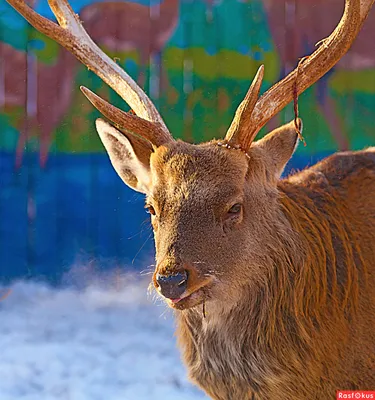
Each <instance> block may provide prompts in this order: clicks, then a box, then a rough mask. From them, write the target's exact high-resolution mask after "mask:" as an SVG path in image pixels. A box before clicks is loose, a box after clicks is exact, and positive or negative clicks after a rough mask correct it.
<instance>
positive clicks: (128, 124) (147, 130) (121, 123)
mask: <svg viewBox="0 0 375 400" xmlns="http://www.w3.org/2000/svg"><path fill="white" fill-rule="evenodd" d="M81 91H82V92H83V94H84V95H85V96H86V97H87V99H88V100H89V101H90V103H91V104H92V105H93V106H94V107H95V108H96V109H98V110H99V111H100V112H101V113H102V114H103V115H104V116H105V117H106V118H108V119H109V120H110V121H115V124H116V125H117V126H118V127H119V128H120V129H125V130H126V131H129V132H130V133H132V134H133V135H138V136H141V137H143V138H144V139H147V140H148V141H150V142H151V143H152V144H153V145H154V146H157V147H158V146H161V145H162V144H164V143H166V142H168V141H169V140H170V135H169V134H167V133H166V132H165V131H164V130H163V129H162V128H161V127H160V125H156V124H155V123H153V122H150V121H147V120H145V119H143V118H139V117H137V116H136V115H133V114H130V113H127V112H125V111H122V110H120V109H119V108H117V107H115V106H113V105H112V104H110V103H108V102H107V101H105V100H104V99H102V98H101V97H99V96H98V95H97V94H95V93H94V92H92V91H91V90H90V89H87V88H86V87H84V86H81Z"/></svg>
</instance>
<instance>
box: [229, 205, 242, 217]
mask: <svg viewBox="0 0 375 400" xmlns="http://www.w3.org/2000/svg"><path fill="white" fill-rule="evenodd" d="M241 211H242V204H241V203H236V204H234V205H233V206H232V207H231V208H230V209H229V210H228V214H230V215H236V214H239V213H240V212H241Z"/></svg>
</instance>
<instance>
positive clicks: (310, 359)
mask: <svg viewBox="0 0 375 400" xmlns="http://www.w3.org/2000/svg"><path fill="white" fill-rule="evenodd" d="M374 198H375V152H374V153H370V152H360V153H355V154H353V153H342V154H337V155H335V156H332V157H330V158H329V159H327V160H325V161H324V162H322V163H320V164H319V165H317V166H315V167H313V168H311V169H309V170H306V171H304V172H302V173H300V174H298V175H295V176H293V177H291V178H289V179H286V180H284V181H282V182H280V184H279V196H278V205H279V216H278V221H277V223H276V224H273V226H272V228H273V231H272V234H271V235H270V237H273V240H272V242H270V243H267V247H268V248H269V250H270V251H269V257H268V259H267V260H266V262H267V264H268V265H267V269H268V270H269V271H270V273H269V275H268V276H267V277H265V280H264V282H262V284H261V285H259V287H257V288H256V290H254V288H251V287H250V285H249V288H248V290H246V289H245V288H244V290H243V292H242V293H243V296H242V297H241V300H240V301H239V302H237V303H236V304H235V306H234V307H233V308H232V309H231V311H230V312H229V313H225V314H222V315H220V316H215V315H214V313H215V311H213V314H212V315H211V314H210V312H208V313H207V317H206V318H203V316H202V314H201V312H200V310H199V309H198V310H196V309H193V310H187V311H184V312H182V313H180V314H177V318H178V337H179V341H180V345H181V347H182V348H183V349H184V359H185V362H186V364H187V365H188V368H189V371H190V376H191V377H192V379H193V380H194V381H195V382H197V383H198V384H199V385H200V386H201V387H203V388H204V389H205V390H206V392H207V393H208V394H209V395H210V396H211V397H212V398H213V399H218V400H219V399H220V400H229V399H275V400H276V399H317V400H318V399H319V400H320V399H330V398H334V396H335V392H336V390H337V389H344V388H345V389H363V390H364V389H367V390H370V389H373V388H374V387H375V334H374V331H375V330H374V326H375V325H374V324H375V307H374V297H375V291H374V284H375V279H374V268H373V265H374V264H373V263H374V260H375V245H374V243H375V231H374V226H375V204H374V202H373V199H374ZM361 201H362V202H361ZM364 227H366V228H365V229H364ZM275 228H276V229H275ZM368 269H371V271H368ZM212 319H216V321H214V323H213V324H212V321H211V320H212Z"/></svg>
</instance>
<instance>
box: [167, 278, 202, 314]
mask: <svg viewBox="0 0 375 400" xmlns="http://www.w3.org/2000/svg"><path fill="white" fill-rule="evenodd" d="M208 286H209V284H206V285H204V286H201V287H199V288H198V289H196V290H194V291H190V292H189V291H186V292H185V293H184V294H183V295H182V296H181V297H179V298H177V299H167V303H168V305H169V306H170V307H171V308H173V309H176V310H186V309H188V308H193V307H196V306H199V305H200V304H202V303H203V302H204V301H205V300H207V299H208V298H209V294H208Z"/></svg>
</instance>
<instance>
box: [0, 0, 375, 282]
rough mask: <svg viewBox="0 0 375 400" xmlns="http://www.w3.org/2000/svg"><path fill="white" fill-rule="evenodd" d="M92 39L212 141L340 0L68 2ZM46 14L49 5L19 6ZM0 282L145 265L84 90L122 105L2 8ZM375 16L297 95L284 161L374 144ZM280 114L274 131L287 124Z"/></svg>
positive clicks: (184, 132) (319, 29)
mask: <svg viewBox="0 0 375 400" xmlns="http://www.w3.org/2000/svg"><path fill="white" fill-rule="evenodd" d="M71 3H72V6H73V8H74V10H75V11H76V12H78V13H79V14H80V17H81V19H82V21H83V22H84V26H85V28H86V29H87V30H88V32H89V33H90V34H91V36H92V37H93V38H94V40H95V41H96V42H97V43H98V44H99V45H100V46H101V47H102V48H103V49H104V50H105V51H106V52H107V53H108V54H109V55H110V56H111V57H113V58H115V59H116V60H117V62H118V63H119V64H121V65H122V66H123V67H124V68H125V69H126V70H127V71H128V72H129V73H130V74H131V75H132V76H133V77H134V78H135V79H136V80H137V82H138V83H139V84H140V85H141V86H142V87H144V88H145V90H146V92H147V93H149V94H150V97H151V98H152V100H153V101H154V102H155V104H156V106H157V108H158V109H159V110H160V112H161V114H162V116H163V117H164V119H165V121H166V123H167V125H168V127H169V128H170V130H171V132H173V134H174V136H175V137H179V138H183V139H184V140H187V141H191V142H200V141H204V140H209V139H211V138H213V137H222V136H223V135H224V134H225V131H226V129H227V128H228V126H229V123H230V121H231V119H232V117H233V115H234V111H235V109H236V107H237V106H238V104H239V102H240V101H241V99H242V98H243V96H244V94H245V92H246V90H247V88H248V85H249V82H250V80H251V79H252V77H253V75H254V73H255V71H256V69H257V68H258V66H259V65H260V64H265V67H266V70H265V80H264V85H263V88H262V90H266V89H267V88H268V87H270V86H271V84H273V83H274V82H275V81H277V80H278V79H280V77H282V76H284V75H285V74H286V73H287V72H288V71H289V70H291V69H292V68H293V67H294V66H295V65H296V62H297V61H298V58H299V57H302V56H304V55H306V54H309V53H311V51H313V49H314V44H315V43H316V42H317V41H318V40H320V39H322V38H324V37H326V36H328V34H329V33H330V31H331V30H332V29H333V27H334V26H335V24H336V23H337V22H338V20H339V18H340V14H341V12H342V9H343V3H344V1H343V0H330V1H326V0H314V1H311V0H263V1H260V0H251V1H246V0H238V1H237V0H222V1H214V0H164V1H161V2H159V1H157V0H155V1H151V2H150V1H146V0H137V2H135V1H133V2H130V1H111V2H108V1H92V0H72V1H71ZM29 4H31V5H32V6H33V7H34V8H35V9H36V10H37V11H38V12H40V13H41V14H43V15H44V16H47V17H50V18H52V14H51V12H50V11H49V9H48V5H47V1H46V0H43V1H42V0H40V1H38V0H35V1H32V0H29ZM0 35H1V36H0V277H1V278H0V279H1V280H2V281H9V280H13V279H15V278H19V277H36V276H38V277H41V276H42V277H46V278H47V279H49V280H50V281H59V280H60V278H61V276H62V274H63V273H64V272H65V271H66V270H69V269H70V268H71V267H72V266H73V265H74V263H77V262H85V263H87V262H91V263H94V264H97V265H99V266H101V267H105V266H119V265H127V266H131V265H141V264H143V263H145V262H147V261H145V259H148V258H149V257H151V256H150V254H152V248H153V247H152V239H151V230H150V227H149V224H148V219H147V216H146V215H145V214H144V210H143V199H142V196H139V195H137V194H135V193H134V192H131V191H130V190H129V189H127V188H126V187H125V186H124V185H123V184H122V182H121V181H120V179H119V178H118V177H117V176H116V174H115V172H114V171H113V170H112V167H111V166H110V163H109V160H108V157H107V156H106V154H105V153H104V150H103V147H102V145H101V143H100V141H99V139H98V136H97V134H96V132H95V131H94V123H93V122H94V120H95V118H97V117H98V116H99V115H98V113H97V112H96V111H95V110H94V109H93V108H92V106H91V105H90V104H89V103H88V102H87V101H86V99H85V98H84V97H83V95H82V94H81V93H80V91H79V89H78V87H79V85H85V86H88V87H89V88H91V89H93V90H95V91H96V92H97V93H99V94H100V95H102V96H103V97H105V98H107V99H110V101H111V102H112V103H114V104H115V105H117V106H119V107H122V108H124V109H127V107H126V105H125V104H124V103H123V101H122V100H121V99H120V98H119V97H118V96H117V95H116V94H114V93H113V92H112V91H111V90H110V89H109V88H108V87H106V86H105V85H103V83H102V82H101V81H100V79H98V78H97V77H95V76H93V75H92V73H91V72H89V71H88V70H87V69H86V68H85V67H83V66H81V65H80V64H79V63H78V62H77V61H76V60H75V59H74V58H73V57H72V56H71V55H70V54H68V53H67V52H66V51H65V50H63V49H61V48H60V47H59V46H58V45H57V44H55V43H54V42H52V41H51V40H49V39H47V38H45V37H44V36H42V35H41V34H39V33H38V32H36V31H35V30H33V29H32V28H31V27H30V26H29V25H28V24H27V23H26V22H25V21H24V20H23V19H22V18H21V17H20V16H19V15H17V13H16V12H15V11H13V9H12V8H11V7H9V6H8V5H7V3H5V2H4V1H2V2H1V4H0ZM374 38H375V12H374V10H373V11H372V13H371V15H370V17H369V21H368V22H367V23H366V25H365V27H364V29H363V31H362V32H361V34H360V37H359V38H358V39H357V41H356V43H355V45H354V46H353V48H352V49H351V50H350V52H349V53H348V55H347V56H346V57H345V58H344V59H343V60H342V61H341V62H340V63H339V64H338V66H337V67H336V68H335V69H334V70H333V71H332V72H331V73H330V74H328V75H327V76H326V77H325V78H323V79H322V80H321V81H320V82H319V83H318V84H316V85H314V87H313V88H311V89H309V90H308V91H307V92H306V93H305V94H303V95H302V96H301V97H300V111H301V116H302V118H303V120H304V126H305V132H304V136H305V138H306V141H307V146H306V147H303V146H300V148H299V150H298V152H297V154H296V155H295V157H294V159H293V161H292V163H291V167H297V168H300V167H303V166H304V165H307V164H311V163H312V162H313V161H314V160H317V159H319V158H321V157H323V156H324V155H326V154H329V153H331V152H333V151H335V150H337V149H338V148H341V149H344V148H348V147H350V148H352V149H359V148H362V147H364V146H367V145H371V144H372V145H374V143H375V140H374V139H375V130H374V126H373V125H374V124H373V120H374V117H375V114H374V109H375V107H374V105H375V48H374V46H373V40H374ZM292 116H293V114H292V110H291V108H287V109H286V110H285V111H283V112H282V113H281V114H280V115H279V116H278V117H277V118H276V119H275V120H274V121H272V122H271V124H270V125H269V126H268V129H270V128H271V127H272V126H275V125H276V124H279V123H281V122H285V121H287V120H290V119H291V118H292Z"/></svg>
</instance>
